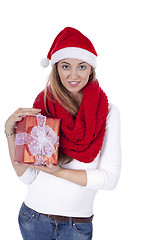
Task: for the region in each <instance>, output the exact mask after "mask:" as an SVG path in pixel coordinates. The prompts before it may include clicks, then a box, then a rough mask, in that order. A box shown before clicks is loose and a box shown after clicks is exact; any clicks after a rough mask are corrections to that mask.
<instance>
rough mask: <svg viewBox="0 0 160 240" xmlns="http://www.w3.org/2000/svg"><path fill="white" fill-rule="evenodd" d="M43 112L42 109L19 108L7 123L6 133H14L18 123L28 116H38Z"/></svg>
mask: <svg viewBox="0 0 160 240" xmlns="http://www.w3.org/2000/svg"><path fill="white" fill-rule="evenodd" d="M40 112H41V109H36V108H18V109H17V110H16V111H15V112H14V113H13V114H12V115H11V116H10V117H9V118H8V119H7V121H6V123H5V131H6V133H10V132H13V130H14V129H15V127H16V122H19V121H21V120H22V119H23V117H25V116H26V115H36V114H38V113H40Z"/></svg>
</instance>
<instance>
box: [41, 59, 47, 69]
mask: <svg viewBox="0 0 160 240" xmlns="http://www.w3.org/2000/svg"><path fill="white" fill-rule="evenodd" d="M40 65H41V67H43V68H46V67H48V66H49V59H48V58H42V59H41V62H40Z"/></svg>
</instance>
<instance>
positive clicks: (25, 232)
mask: <svg viewBox="0 0 160 240" xmlns="http://www.w3.org/2000/svg"><path fill="white" fill-rule="evenodd" d="M18 221H19V226H20V230H21V234H22V236H23V239H24V240H91V239H92V230H93V228H92V222H89V223H72V218H71V217H70V218H69V222H61V221H56V220H54V219H50V218H49V217H47V216H45V215H43V214H41V213H38V212H36V211H34V210H32V209H30V208H28V207H27V206H26V205H25V204H24V203H23V204H22V206H21V209H20V212H19V217H18Z"/></svg>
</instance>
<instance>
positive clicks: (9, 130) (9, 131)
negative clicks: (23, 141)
mask: <svg viewBox="0 0 160 240" xmlns="http://www.w3.org/2000/svg"><path fill="white" fill-rule="evenodd" d="M4 132H5V134H6V137H8V136H12V135H14V134H15V133H16V127H12V128H11V127H7V126H5V130H4Z"/></svg>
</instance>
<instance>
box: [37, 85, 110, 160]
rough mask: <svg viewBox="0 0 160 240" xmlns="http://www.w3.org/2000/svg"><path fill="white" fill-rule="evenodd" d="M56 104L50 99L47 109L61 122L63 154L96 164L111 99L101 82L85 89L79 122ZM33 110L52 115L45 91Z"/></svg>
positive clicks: (77, 118)
mask: <svg viewBox="0 0 160 240" xmlns="http://www.w3.org/2000/svg"><path fill="white" fill-rule="evenodd" d="M54 101H55V102H54V103H53V101H51V100H47V106H48V110H49V112H50V114H51V115H52V117H53V118H59V119H61V133H60V146H59V147H60V151H61V152H63V153H64V154H66V155H68V156H71V157H72V158H74V159H76V160H78V161H80V162H84V163H90V162H92V161H93V160H94V159H95V158H96V156H97V155H98V153H99V151H100V150H101V147H102V144H103V138H104V134H105V128H106V119H107V114H108V99H107V96H106V94H105V93H104V92H103V90H102V89H101V88H100V87H99V83H98V81H97V80H96V81H94V82H89V83H88V84H87V85H86V86H85V87H84V88H83V99H82V102H81V105H80V108H79V110H78V113H77V116H76V119H75V118H74V117H73V116H72V115H71V114H70V113H68V112H67V111H66V110H65V109H64V108H63V107H62V106H61V105H60V104H59V103H58V101H57V100H55V99H54ZM33 107H34V108H39V109H42V111H41V113H42V114H43V115H45V116H48V115H47V112H46V111H45V107H44V91H42V92H41V93H40V94H39V95H38V96H37V98H36V100H35V102H34V104H33Z"/></svg>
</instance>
